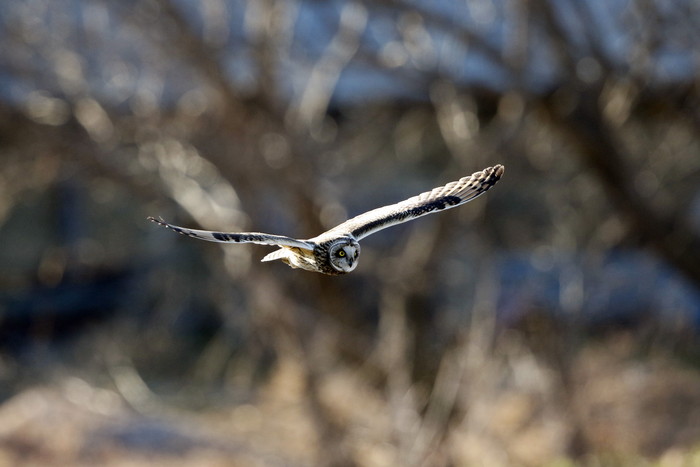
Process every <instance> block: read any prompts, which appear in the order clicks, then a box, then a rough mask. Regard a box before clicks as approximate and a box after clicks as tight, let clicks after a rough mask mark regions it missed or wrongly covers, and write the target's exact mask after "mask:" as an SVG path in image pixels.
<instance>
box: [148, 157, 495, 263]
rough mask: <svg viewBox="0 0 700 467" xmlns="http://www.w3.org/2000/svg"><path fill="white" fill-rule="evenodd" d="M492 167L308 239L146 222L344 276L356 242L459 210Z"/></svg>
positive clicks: (491, 179)
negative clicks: (265, 249) (253, 247)
mask: <svg viewBox="0 0 700 467" xmlns="http://www.w3.org/2000/svg"><path fill="white" fill-rule="evenodd" d="M503 170H504V169H503V166H502V165H496V166H494V167H488V168H486V169H484V170H481V171H479V172H475V173H473V174H472V175H470V176H468V177H464V178H461V179H459V180H457V181H456V182H450V183H448V184H447V185H445V186H441V187H438V188H435V189H433V190H431V191H426V192H425V193H421V194H420V195H418V196H414V197H412V198H408V199H407V200H405V201H401V202H400V203H396V204H391V205H389V206H384V207H381V208H377V209H374V210H372V211H368V212H366V213H364V214H360V215H359V216H357V217H353V218H352V219H349V220H347V221H345V222H343V223H342V224H340V225H337V226H336V227H333V228H332V229H330V230H328V231H326V232H324V233H322V234H321V235H318V236H316V237H313V238H309V239H307V240H298V239H296V238H291V237H285V236H282V235H270V234H265V233H257V232H236V233H225V232H212V231H208V230H194V229H186V228H184V227H178V226H176V225H172V224H168V223H167V222H165V221H163V220H162V219H156V218H154V217H149V218H148V219H149V220H151V221H153V222H155V223H157V224H160V225H162V226H164V227H167V228H169V229H171V230H174V231H175V232H178V233H180V234H183V235H187V236H188V237H193V238H198V239H200V240H207V241H210V242H219V243H258V244H261V245H273V246H279V247H280V248H279V249H278V250H276V251H273V252H272V253H270V254H269V255H267V256H265V257H264V258H263V259H262V261H274V260H276V259H280V260H282V261H284V262H285V263H287V264H288V265H289V266H291V267H293V268H301V269H306V270H307V271H316V272H321V273H323V274H330V275H339V274H347V273H349V272H351V271H353V270H354V269H355V268H356V267H357V260H358V258H359V257H360V244H359V241H360V240H362V239H363V238H365V237H366V236H368V235H371V234H373V233H375V232H378V231H380V230H382V229H385V228H387V227H391V226H392V225H396V224H400V223H402V222H407V221H410V220H413V219H416V218H418V217H421V216H424V215H426V214H430V213H433V212H439V211H443V210H445V209H450V208H454V207H455V206H460V205H462V204H464V203H466V202H467V201H471V200H473V199H474V198H476V197H477V196H479V195H481V194H482V193H484V192H486V190H488V189H489V188H491V187H492V186H494V185H495V184H496V182H497V181H498V180H500V178H501V176H502V175H503Z"/></svg>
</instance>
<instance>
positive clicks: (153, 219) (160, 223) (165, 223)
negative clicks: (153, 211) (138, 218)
mask: <svg viewBox="0 0 700 467" xmlns="http://www.w3.org/2000/svg"><path fill="white" fill-rule="evenodd" d="M146 220H149V221H151V222H155V223H156V224H159V225H163V226H165V227H167V226H168V223H167V222H165V221H164V220H163V218H162V217H158V218H157V219H156V218H155V217H153V216H148V217H147V218H146Z"/></svg>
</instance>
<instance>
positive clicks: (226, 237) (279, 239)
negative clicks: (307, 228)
mask: <svg viewBox="0 0 700 467" xmlns="http://www.w3.org/2000/svg"><path fill="white" fill-rule="evenodd" d="M148 220H150V221H153V222H155V223H156V224H160V225H162V226H163V227H167V228H168V229H170V230H174V231H175V232H177V233H179V234H182V235H186V236H188V237H192V238H198V239H199V240H206V241H208V242H217V243H257V244H259V245H274V246H286V247H296V248H303V249H306V250H313V249H314V245H313V244H312V243H309V242H305V241H303V240H297V239H295V238H291V237H285V236H283V235H270V234H266V233H259V232H214V231H210V230H196V229H187V228H185V227H179V226H177V225H173V224H168V223H167V222H165V221H164V220H163V219H156V218H155V217H149V218H148Z"/></svg>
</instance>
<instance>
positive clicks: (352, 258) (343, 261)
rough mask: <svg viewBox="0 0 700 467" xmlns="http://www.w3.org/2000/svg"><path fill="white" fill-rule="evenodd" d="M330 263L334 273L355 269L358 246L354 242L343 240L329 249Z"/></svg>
mask: <svg viewBox="0 0 700 467" xmlns="http://www.w3.org/2000/svg"><path fill="white" fill-rule="evenodd" d="M329 253H330V263H331V266H333V268H334V269H335V270H336V271H341V272H350V271H352V270H354V269H355V268H356V267H357V260H358V258H359V257H360V244H359V243H357V242H356V241H354V240H344V241H342V242H338V243H336V244H335V245H332V246H331V248H330V252H329Z"/></svg>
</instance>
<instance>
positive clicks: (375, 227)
mask: <svg viewBox="0 0 700 467" xmlns="http://www.w3.org/2000/svg"><path fill="white" fill-rule="evenodd" d="M503 171H504V168H503V166H502V165H496V166H494V167H487V168H485V169H484V170H480V171H478V172H475V173H473V174H472V175H469V176H468V177H463V178H461V179H459V180H457V181H455V182H450V183H448V184H447V185H444V186H441V187H437V188H434V189H432V190H430V191H426V192H425V193H421V194H420V195H417V196H414V197H412V198H408V199H407V200H404V201H401V202H400V203H396V204H391V205H389V206H384V207H381V208H377V209H374V210H372V211H368V212H366V213H364V214H360V215H359V216H357V217H353V218H352V219H349V220H347V221H345V222H343V223H342V224H340V225H338V226H336V227H334V228H333V229H331V230H330V231H329V233H331V232H332V233H335V234H341V233H343V234H346V233H349V234H351V235H352V236H354V237H355V238H356V239H357V240H360V239H362V238H364V237H366V236H368V235H371V234H373V233H375V232H378V231H379V230H382V229H386V228H387V227H391V226H392V225H396V224H400V223H402V222H408V221H410V220H413V219H416V218H418V217H421V216H425V215H426V214H431V213H434V212H440V211H443V210H446V209H451V208H454V207H457V206H460V205H462V204H464V203H466V202H468V201H471V200H473V199H474V198H476V197H477V196H479V195H481V194H483V193H484V192H486V190H488V189H489V188H491V187H492V186H494V185H495V184H496V182H497V181H498V180H500V179H501V176H502V175H503Z"/></svg>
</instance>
